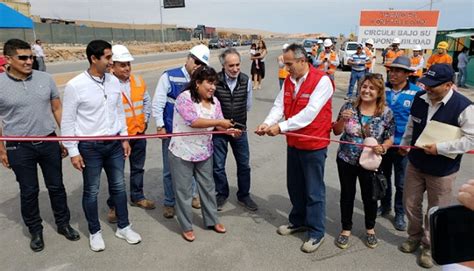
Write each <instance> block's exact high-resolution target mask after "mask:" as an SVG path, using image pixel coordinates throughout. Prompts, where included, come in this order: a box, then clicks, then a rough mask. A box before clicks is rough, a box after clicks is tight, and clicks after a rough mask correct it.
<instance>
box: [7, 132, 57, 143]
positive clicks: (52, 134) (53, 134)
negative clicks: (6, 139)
mask: <svg viewBox="0 0 474 271" xmlns="http://www.w3.org/2000/svg"><path fill="white" fill-rule="evenodd" d="M50 136H56V132H52V133H51V134H49V135H47V137H50ZM44 142H45V141H11V144H22V143H23V144H25V143H29V144H31V145H39V144H43V143H44Z"/></svg>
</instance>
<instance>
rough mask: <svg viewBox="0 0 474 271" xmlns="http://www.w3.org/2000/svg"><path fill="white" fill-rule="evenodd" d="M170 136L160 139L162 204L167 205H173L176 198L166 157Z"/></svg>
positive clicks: (194, 185) (194, 195)
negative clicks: (163, 195)
mask: <svg viewBox="0 0 474 271" xmlns="http://www.w3.org/2000/svg"><path fill="white" fill-rule="evenodd" d="M170 142H171V138H163V139H162V140H161V154H162V155H163V190H164V193H165V198H164V199H163V205H164V206H168V207H174V205H175V203H176V200H175V196H174V190H173V181H172V179H171V172H170V163H169V158H168V148H169V146H170ZM192 189H193V197H196V196H197V188H196V181H195V180H194V177H193V184H192Z"/></svg>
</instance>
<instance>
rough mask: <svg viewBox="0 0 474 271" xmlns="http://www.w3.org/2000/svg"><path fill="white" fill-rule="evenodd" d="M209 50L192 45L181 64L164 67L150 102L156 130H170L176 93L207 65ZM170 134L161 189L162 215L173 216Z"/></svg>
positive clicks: (164, 149)
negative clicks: (163, 195)
mask: <svg viewBox="0 0 474 271" xmlns="http://www.w3.org/2000/svg"><path fill="white" fill-rule="evenodd" d="M209 55H210V51H209V48H207V46H205V45H203V44H200V45H196V46H194V47H193V48H191V50H189V54H188V56H187V58H186V63H185V64H184V66H182V67H177V68H174V69H170V70H167V71H165V72H164V73H163V75H162V76H161V77H160V80H159V81H158V85H157V86H156V90H155V96H154V97H153V102H152V114H153V116H154V117H155V120H156V132H157V133H158V134H166V133H172V132H173V112H174V101H175V100H176V97H178V95H179V94H180V93H181V91H183V90H184V87H185V86H186V85H187V84H188V83H189V81H191V74H192V73H193V72H194V71H195V70H196V69H197V68H199V67H200V66H203V65H209ZM170 141H171V138H163V139H162V141H161V142H162V145H161V147H162V155H163V189H164V194H165V198H164V200H163V205H164V208H163V216H164V217H165V218H169V219H171V218H173V217H174V215H175V209H174V206H175V196H174V192H173V182H172V180H171V172H170V169H169V163H168V147H169V145H170ZM192 206H193V207H194V208H201V204H200V202H199V197H198V196H197V195H196V184H195V182H194V180H193V201H192Z"/></svg>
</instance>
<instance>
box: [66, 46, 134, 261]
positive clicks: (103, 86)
mask: <svg viewBox="0 0 474 271" xmlns="http://www.w3.org/2000/svg"><path fill="white" fill-rule="evenodd" d="M86 54H87V60H88V61H89V63H90V66H89V69H87V70H86V71H84V72H83V73H81V74H79V75H78V76H76V77H74V78H73V79H71V80H70V81H69V82H68V83H67V85H66V88H65V90H64V107H63V108H64V110H63V114H62V121H61V132H62V135H64V136H116V135H122V136H126V135H128V133H127V126H126V124H125V114H124V109H123V104H122V93H121V91H120V82H119V80H118V79H117V78H116V77H115V76H113V75H111V74H108V73H106V71H107V69H108V68H110V66H111V65H112V46H111V45H110V44H109V43H108V42H106V41H103V40H94V41H91V42H90V43H89V44H88V45H87V48H86ZM64 146H65V147H66V148H67V149H68V152H69V156H70V157H71V163H72V165H73V166H74V167H75V168H76V169H77V170H79V171H81V172H82V176H83V180H84V193H83V197H82V207H83V209H84V213H85V215H86V219H87V222H88V228H89V233H90V236H89V238H90V240H89V244H90V248H91V250H93V251H96V252H97V251H102V250H104V249H105V243H104V240H103V238H102V231H101V227H100V222H99V215H98V210H97V195H98V193H99V184H100V175H101V172H102V168H103V169H104V170H105V173H106V174H107V180H108V183H109V192H110V194H111V197H112V199H113V201H114V204H115V211H116V214H117V219H118V222H117V223H118V224H117V225H118V228H117V231H116V232H115V236H116V237H118V238H121V239H125V240H126V241H127V242H128V243H130V244H137V243H139V242H140V241H141V237H140V235H139V234H138V233H136V232H134V231H133V230H132V229H131V225H130V222H129V220H128V210H127V193H126V192H125V182H124V166H125V159H126V158H127V157H128V156H129V155H130V151H131V150H130V145H129V143H128V140H122V141H121V140H109V141H105V140H94V141H81V142H78V141H66V142H64Z"/></svg>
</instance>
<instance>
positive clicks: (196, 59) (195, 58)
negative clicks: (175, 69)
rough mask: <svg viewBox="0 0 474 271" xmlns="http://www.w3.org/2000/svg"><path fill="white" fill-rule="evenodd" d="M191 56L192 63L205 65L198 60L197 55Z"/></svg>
mask: <svg viewBox="0 0 474 271" xmlns="http://www.w3.org/2000/svg"><path fill="white" fill-rule="evenodd" d="M191 58H192V59H193V60H194V64H196V65H200V66H206V64H205V63H204V62H202V61H201V60H199V59H198V58H197V57H195V56H193V55H191Z"/></svg>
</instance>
